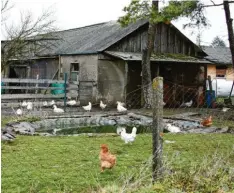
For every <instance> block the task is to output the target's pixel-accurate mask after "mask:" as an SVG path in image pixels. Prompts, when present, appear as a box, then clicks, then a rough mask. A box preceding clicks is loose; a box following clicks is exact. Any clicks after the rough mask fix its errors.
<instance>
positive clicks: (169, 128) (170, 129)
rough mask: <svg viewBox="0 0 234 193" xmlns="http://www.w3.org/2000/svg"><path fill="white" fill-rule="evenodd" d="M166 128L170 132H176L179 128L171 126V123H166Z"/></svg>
mask: <svg viewBox="0 0 234 193" xmlns="http://www.w3.org/2000/svg"><path fill="white" fill-rule="evenodd" d="M166 129H167V130H168V131H170V132H171V133H178V132H180V128H179V127H176V126H173V125H171V124H169V123H168V124H167V125H166Z"/></svg>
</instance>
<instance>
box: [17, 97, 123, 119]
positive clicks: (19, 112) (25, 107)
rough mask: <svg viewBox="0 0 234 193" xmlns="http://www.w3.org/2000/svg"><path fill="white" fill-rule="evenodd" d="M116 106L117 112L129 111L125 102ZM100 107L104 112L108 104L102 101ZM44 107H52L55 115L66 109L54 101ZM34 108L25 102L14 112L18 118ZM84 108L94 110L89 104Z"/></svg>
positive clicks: (74, 101) (76, 102) (45, 103)
mask: <svg viewBox="0 0 234 193" xmlns="http://www.w3.org/2000/svg"><path fill="white" fill-rule="evenodd" d="M66 104H67V106H70V107H72V106H79V105H80V101H76V100H68V101H67V103H66ZM116 104H117V112H126V111H127V108H126V107H124V105H125V104H124V103H123V102H120V101H117V102H116ZM99 106H100V108H101V109H102V110H104V109H105V108H106V107H107V104H105V103H103V101H102V100H101V101H100V104H99ZM42 107H44V108H45V107H52V109H53V112H54V113H64V112H65V111H64V109H62V108H58V107H57V105H56V102H55V101H54V100H52V101H49V102H47V101H44V102H42ZM33 108H34V105H33V103H32V102H26V101H23V102H22V104H20V107H19V108H18V109H17V110H16V111H14V112H15V114H16V115H17V116H21V115H23V114H24V110H25V111H27V112H30V111H32V110H33ZM82 108H83V109H84V111H87V112H90V111H91V110H92V103H91V102H89V103H88V105H86V106H82ZM13 110H14V109H13Z"/></svg>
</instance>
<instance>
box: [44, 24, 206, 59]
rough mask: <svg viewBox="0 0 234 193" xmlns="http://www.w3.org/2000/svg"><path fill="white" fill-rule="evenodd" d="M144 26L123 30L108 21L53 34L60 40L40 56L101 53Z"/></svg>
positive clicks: (131, 25)
mask: <svg viewBox="0 0 234 193" xmlns="http://www.w3.org/2000/svg"><path fill="white" fill-rule="evenodd" d="M144 25H148V21H147V20H139V21H137V22H136V23H133V24H130V25H128V26H127V27H124V28H123V27H121V25H120V24H119V23H118V22H117V21H110V22H105V23H99V24H95V25H90V26H85V27H81V28H75V29H70V30H64V31H58V32H54V33H53V36H55V38H59V39H60V40H59V41H57V43H56V46H55V49H53V50H50V51H49V52H48V50H44V51H43V52H42V53H41V55H75V54H92V53H98V52H102V51H104V50H106V49H107V48H108V47H110V46H111V45H113V44H115V43H117V42H118V41H120V40H121V39H123V38H124V37H126V36H127V35H129V34H131V33H132V32H134V31H136V30H137V29H139V28H140V27H142V26H144ZM171 25H172V24H171ZM172 27H174V28H175V29H176V30H177V31H178V32H179V33H180V34H181V35H182V36H183V37H184V38H186V39H187V40H188V41H189V42H190V43H191V44H193V45H194V46H195V48H196V49H197V50H199V51H200V52H203V50H202V49H200V48H199V47H198V46H197V45H196V44H194V43H193V42H192V41H191V40H190V39H189V38H187V37H186V36H185V35H184V34H183V33H181V32H180V31H179V30H178V29H177V28H176V27H175V26H174V25H172ZM203 53H204V52H203ZM204 54H205V53H204ZM205 55H206V54H205Z"/></svg>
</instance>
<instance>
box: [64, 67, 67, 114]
mask: <svg viewBox="0 0 234 193" xmlns="http://www.w3.org/2000/svg"><path fill="white" fill-rule="evenodd" d="M66 106H67V73H66V72H65V73H64V111H66Z"/></svg>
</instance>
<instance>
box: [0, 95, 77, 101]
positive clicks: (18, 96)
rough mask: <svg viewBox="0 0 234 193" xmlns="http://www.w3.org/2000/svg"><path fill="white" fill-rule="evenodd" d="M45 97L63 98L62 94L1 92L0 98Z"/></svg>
mask: <svg viewBox="0 0 234 193" xmlns="http://www.w3.org/2000/svg"><path fill="white" fill-rule="evenodd" d="M71 97H77V95H71ZM40 98H42V99H45V98H64V94H58V95H52V94H46V95H44V94H2V95H1V99H2V100H7V99H40Z"/></svg>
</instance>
